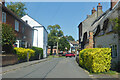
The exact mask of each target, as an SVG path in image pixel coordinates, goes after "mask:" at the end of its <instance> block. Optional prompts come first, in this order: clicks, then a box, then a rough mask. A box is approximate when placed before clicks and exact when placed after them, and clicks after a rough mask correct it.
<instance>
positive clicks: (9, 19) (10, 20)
mask: <svg viewBox="0 0 120 80" xmlns="http://www.w3.org/2000/svg"><path fill="white" fill-rule="evenodd" d="M2 11H3V12H5V13H6V24H9V25H11V26H12V27H13V29H15V20H17V21H18V22H19V31H16V30H15V34H16V36H17V39H18V40H22V41H26V42H27V43H28V44H30V45H31V46H32V41H33V29H32V28H31V27H30V26H29V25H27V24H26V23H25V22H24V21H22V20H21V19H20V18H18V17H17V16H16V15H15V14H14V13H13V12H11V11H9V10H8V9H7V8H5V7H3V8H2ZM23 28H24V32H23ZM24 36H25V37H26V38H25V39H24V38H23V37H24Z"/></svg>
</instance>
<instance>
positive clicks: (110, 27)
mask: <svg viewBox="0 0 120 80" xmlns="http://www.w3.org/2000/svg"><path fill="white" fill-rule="evenodd" d="M111 31H113V26H112V24H110V26H109V28H108V32H111Z"/></svg>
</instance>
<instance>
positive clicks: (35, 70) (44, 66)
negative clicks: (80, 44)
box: [2, 58, 91, 80]
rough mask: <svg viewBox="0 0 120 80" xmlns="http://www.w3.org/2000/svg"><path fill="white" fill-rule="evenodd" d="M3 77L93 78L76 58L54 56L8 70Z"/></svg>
mask: <svg viewBox="0 0 120 80" xmlns="http://www.w3.org/2000/svg"><path fill="white" fill-rule="evenodd" d="M2 78H17V79H21V78H42V79H48V78H87V79H90V80H91V77H90V76H89V74H88V73H87V72H85V71H84V70H83V69H82V68H80V67H79V66H78V65H77V63H76V61H75V59H74V58H52V59H50V60H47V61H44V62H41V63H37V64H34V65H31V66H27V67H22V68H19V69H16V70H13V71H9V72H6V73H4V74H3V75H2Z"/></svg>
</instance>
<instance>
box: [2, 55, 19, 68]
mask: <svg viewBox="0 0 120 80" xmlns="http://www.w3.org/2000/svg"><path fill="white" fill-rule="evenodd" d="M0 57H2V64H0V66H7V65H12V64H16V63H18V58H17V55H13V54H6V55H0Z"/></svg>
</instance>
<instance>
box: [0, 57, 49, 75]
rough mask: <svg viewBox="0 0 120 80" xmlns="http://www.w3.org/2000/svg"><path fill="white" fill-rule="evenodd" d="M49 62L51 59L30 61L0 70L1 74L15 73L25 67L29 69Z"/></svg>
mask: <svg viewBox="0 0 120 80" xmlns="http://www.w3.org/2000/svg"><path fill="white" fill-rule="evenodd" d="M47 60H49V58H46V59H41V60H34V61H29V62H23V63H19V64H14V65H9V66H5V67H0V68H2V70H0V74H4V73H7V72H10V71H14V70H17V69H20V68H23V67H27V66H30V65H34V64H37V63H40V62H43V61H47Z"/></svg>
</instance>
